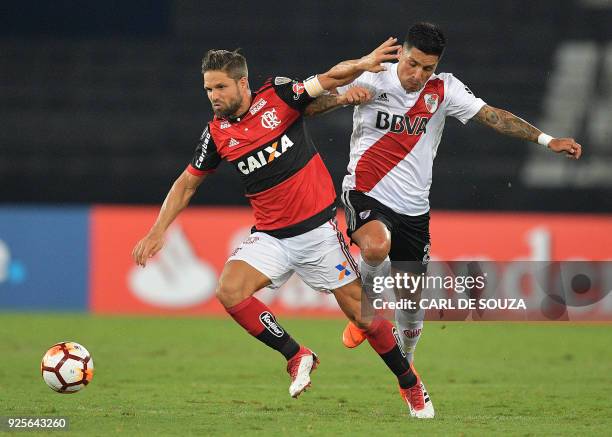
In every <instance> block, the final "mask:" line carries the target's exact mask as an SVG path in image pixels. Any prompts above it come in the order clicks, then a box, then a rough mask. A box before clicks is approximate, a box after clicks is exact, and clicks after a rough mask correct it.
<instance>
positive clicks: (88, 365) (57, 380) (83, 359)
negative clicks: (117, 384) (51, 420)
mask: <svg viewBox="0 0 612 437" xmlns="http://www.w3.org/2000/svg"><path fill="white" fill-rule="evenodd" d="M40 371H41V373H42V377H43V379H44V380H45V382H46V383H47V385H48V386H49V387H51V388H52V389H53V390H55V391H56V392H59V393H75V392H77V391H79V390H81V389H82V388H83V387H85V386H86V385H87V384H89V383H90V382H91V380H92V378H93V374H94V364H93V359H92V358H91V355H90V354H89V352H88V351H87V349H85V348H84V347H83V346H81V345H80V344H78V343H75V342H73V341H66V342H62V343H57V344H54V345H53V346H51V348H49V350H48V351H47V353H46V354H45V356H44V357H43V359H42V361H41V363H40Z"/></svg>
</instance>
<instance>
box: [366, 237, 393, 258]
mask: <svg viewBox="0 0 612 437" xmlns="http://www.w3.org/2000/svg"><path fill="white" fill-rule="evenodd" d="M390 250H391V241H389V239H388V238H376V239H370V240H369V241H368V242H367V243H366V244H365V245H364V247H362V248H361V256H362V257H363V259H364V260H365V261H366V262H367V263H368V264H380V263H382V262H383V261H384V260H385V258H387V255H389V251H390Z"/></svg>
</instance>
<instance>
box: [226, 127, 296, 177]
mask: <svg viewBox="0 0 612 437" xmlns="http://www.w3.org/2000/svg"><path fill="white" fill-rule="evenodd" d="M279 143H280V144H279ZM291 146H293V141H291V140H290V139H289V137H288V136H287V135H283V136H282V137H281V139H280V141H274V142H273V143H272V144H271V145H269V146H268V147H266V148H265V149H263V150H260V151H258V152H257V153H254V154H253V155H250V156H247V157H246V158H244V159H243V160H241V161H239V162H238V164H237V167H238V170H240V171H241V172H242V174H245V175H248V174H250V173H252V172H254V171H255V170H257V169H259V168H261V167H264V166H266V165H268V164H269V163H271V162H272V161H274V160H275V159H276V158H278V157H279V156H281V155H282V154H283V153H285V152H286V151H287V150H288V149H289V148H290V147H291ZM266 155H267V156H266Z"/></svg>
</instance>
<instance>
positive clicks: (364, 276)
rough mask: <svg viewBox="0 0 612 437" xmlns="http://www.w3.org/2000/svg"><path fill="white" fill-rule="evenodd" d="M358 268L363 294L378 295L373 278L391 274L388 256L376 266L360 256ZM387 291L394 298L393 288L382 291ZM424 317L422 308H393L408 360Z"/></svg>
mask: <svg viewBox="0 0 612 437" xmlns="http://www.w3.org/2000/svg"><path fill="white" fill-rule="evenodd" d="M359 270H360V271H361V282H362V283H363V291H364V293H365V295H366V296H367V297H368V298H369V299H370V300H372V299H374V298H375V297H377V296H378V297H380V294H378V293H374V291H373V287H374V278H375V277H378V276H389V275H391V261H390V260H389V257H387V258H385V260H384V261H383V262H382V263H380V264H378V265H377V266H372V265H370V264H368V263H366V262H365V261H364V260H363V258H362V259H361V261H360V262H359ZM387 293H388V295H387V296H388V298H389V299H394V290H385V291H384V292H383V294H387ZM424 318H425V311H424V310H422V309H420V310H418V311H417V312H410V311H408V310H399V309H397V310H395V326H396V327H397V330H398V331H399V337H400V339H401V342H402V344H401V347H402V349H403V350H404V352H405V353H406V358H408V360H409V361H410V362H412V360H413V359H414V350H415V348H416V345H417V343H418V342H419V339H420V338H421V331H422V330H423V319H424Z"/></svg>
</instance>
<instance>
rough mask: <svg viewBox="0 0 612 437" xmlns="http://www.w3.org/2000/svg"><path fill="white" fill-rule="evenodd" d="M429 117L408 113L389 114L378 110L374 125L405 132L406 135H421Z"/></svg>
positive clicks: (379, 127) (397, 132)
mask: <svg viewBox="0 0 612 437" xmlns="http://www.w3.org/2000/svg"><path fill="white" fill-rule="evenodd" d="M428 122H429V118H426V117H421V116H417V117H412V118H410V116H408V115H398V114H389V113H387V112H383V111H378V113H377V114H376V127H377V128H378V129H385V130H387V129H389V132H391V133H395V134H399V133H402V132H406V134H408V135H421V134H422V133H425V132H426V128H427V123H428Z"/></svg>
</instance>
